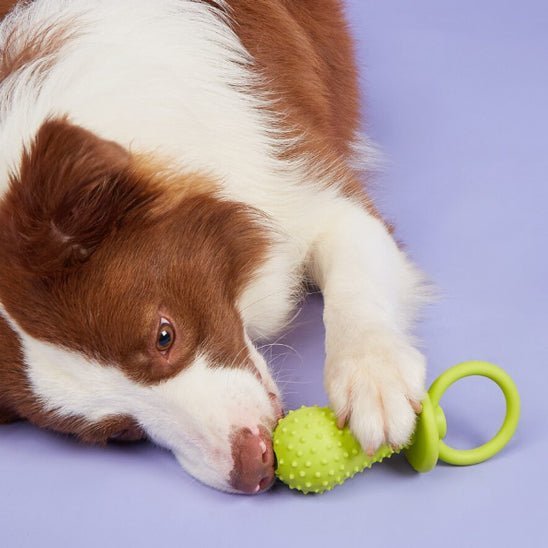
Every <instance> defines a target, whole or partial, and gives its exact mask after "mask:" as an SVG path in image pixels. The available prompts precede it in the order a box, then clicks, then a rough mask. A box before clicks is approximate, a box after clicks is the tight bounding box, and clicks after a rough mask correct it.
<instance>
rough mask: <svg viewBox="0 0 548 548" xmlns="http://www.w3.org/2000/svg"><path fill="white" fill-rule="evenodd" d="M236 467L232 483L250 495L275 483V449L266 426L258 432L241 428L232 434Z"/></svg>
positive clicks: (232, 473) (231, 476)
mask: <svg viewBox="0 0 548 548" xmlns="http://www.w3.org/2000/svg"><path fill="white" fill-rule="evenodd" d="M232 457H233V459H234V468H233V469H232V472H231V474H230V483H231V485H232V487H234V489H237V490H238V491H241V492H242V493H247V494H250V495H253V494H256V493H260V492H261V491H265V490H266V489H268V488H269V487H270V486H271V485H272V484H273V483H274V451H273V450H272V441H271V438H270V435H269V433H268V431H267V430H266V428H264V427H260V428H259V433H258V434H253V432H251V430H250V429H249V428H241V429H240V430H238V431H237V432H235V434H234V435H233V436H232Z"/></svg>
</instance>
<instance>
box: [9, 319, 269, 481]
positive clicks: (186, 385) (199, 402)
mask: <svg viewBox="0 0 548 548" xmlns="http://www.w3.org/2000/svg"><path fill="white" fill-rule="evenodd" d="M0 312H1V313H2V315H3V316H4V317H5V318H6V320H7V321H8V322H9V324H10V325H11V327H12V328H13V330H14V331H15V332H16V333H17V334H18V336H19V339H20V342H21V347H22V351H23V355H24V362H25V364H26V366H27V370H26V371H27V376H28V380H29V384H30V387H31V388H32V390H33V392H34V394H35V395H36V398H37V399H38V400H39V402H40V403H41V405H42V406H43V408H44V410H45V411H55V413H56V415H57V416H58V417H67V418H68V417H82V418H84V419H86V420H88V421H90V422H92V423H94V422H99V421H101V420H104V419H105V418H108V417H112V416H116V415H129V416H131V417H133V418H134V419H135V420H136V421H137V422H138V423H139V425H140V426H141V427H143V429H144V430H145V431H146V433H147V434H148V436H149V437H150V438H151V439H152V440H153V441H154V442H156V443H157V444H159V445H162V446H163V447H166V448H168V449H170V450H172V451H173V453H174V454H175V456H176V457H177V460H178V461H179V462H180V463H181V465H182V466H183V467H184V468H185V469H186V470H187V472H189V473H190V474H192V475H193V476H194V477H195V478H196V479H198V480H200V481H202V482H204V483H206V484H208V485H211V486H212V487H216V488H218V489H223V490H229V491H231V490H233V489H232V488H231V487H230V484H229V476H230V472H231V470H232V468H233V461H232V452H231V444H230V437H231V434H232V432H233V431H234V430H235V429H240V428H249V429H250V430H251V431H253V432H255V431H256V430H257V428H258V426H259V425H264V426H266V427H267V428H270V427H272V426H273V425H274V422H275V413H274V409H273V406H272V402H271V401H270V398H269V395H268V392H269V390H270V386H271V385H272V386H274V387H275V385H274V382H273V380H272V379H271V377H270V375H269V374H268V370H267V368H266V364H265V363H264V360H263V358H262V357H261V356H260V355H259V354H258V353H257V352H256V350H254V349H250V350H251V353H252V357H253V361H254V362H255V363H256V364H257V366H258V368H259V369H260V371H261V375H262V377H263V379H264V380H265V382H266V384H267V385H268V388H266V387H265V386H264V385H263V384H262V383H261V382H260V381H259V380H258V378H257V377H256V376H255V374H254V373H253V371H250V370H247V369H240V368H228V367H212V366H211V364H208V360H207V358H206V357H205V356H203V355H199V356H197V357H196V359H195V360H194V362H193V363H192V365H190V366H189V367H188V368H185V369H184V370H183V371H181V372H180V373H179V374H177V375H176V376H175V377H173V378H171V379H168V380H166V381H162V382H159V383H157V384H154V385H143V384H140V383H137V382H135V381H133V380H131V379H129V378H128V377H127V376H126V375H124V373H123V372H122V371H121V370H120V369H118V368H117V367H115V366H113V365H103V364H100V363H98V362H96V361H94V360H90V359H89V358H87V357H85V356H83V355H82V354H80V353H77V352H73V351H69V350H66V349H63V348H61V347H59V346H56V345H53V344H50V343H46V342H43V341H40V340H38V339H35V338H34V337H31V336H30V335H28V334H27V333H25V332H24V331H23V330H22V329H21V328H20V327H19V326H18V325H17V323H16V322H15V321H13V320H12V319H11V318H10V317H9V316H8V314H7V313H6V312H5V311H0ZM276 394H277V392H276Z"/></svg>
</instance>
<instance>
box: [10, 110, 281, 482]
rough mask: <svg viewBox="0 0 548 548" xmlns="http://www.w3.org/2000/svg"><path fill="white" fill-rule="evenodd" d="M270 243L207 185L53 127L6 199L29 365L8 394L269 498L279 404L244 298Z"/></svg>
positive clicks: (86, 435) (54, 424)
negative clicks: (143, 442)
mask: <svg viewBox="0 0 548 548" xmlns="http://www.w3.org/2000/svg"><path fill="white" fill-rule="evenodd" d="M268 246H269V242H268V239H267V237H266V236H265V232H264V230H263V229H262V228H261V223H260V222H259V221H258V217H257V214H256V213H254V212H252V211H250V210H249V209H248V208H246V207H244V206H242V205H241V204H237V203H234V202H229V201H224V200H220V199H218V198H216V197H215V189H214V188H213V183H212V182H211V181H210V180H209V179H207V178H204V177H202V176H200V175H196V174H190V175H186V176H180V175H179V176H176V177H175V176H173V175H172V174H170V173H168V171H167V170H165V171H164V172H162V170H157V169H153V168H152V167H151V165H150V164H147V163H146V162H144V161H143V160H142V159H140V160H137V159H136V158H135V157H133V156H132V155H131V154H130V153H129V152H128V151H127V150H125V149H123V148H122V147H120V146H118V145H117V144H115V143H112V142H109V141H105V140H102V139H100V138H98V137H97V136H95V135H94V134H92V133H90V132H88V131H86V130H83V129H82V128H79V127H77V126H74V125H71V124H70V123H69V122H67V121H66V120H57V121H49V122H47V123H45V124H44V125H43V126H42V128H41V129H40V131H39V132H38V134H37V136H36V139H35V141H34V143H33V144H32V146H30V147H29V148H28V149H27V150H26V151H25V152H24V154H23V157H22V161H21V165H20V167H19V169H18V172H17V173H16V174H13V175H12V176H11V183H10V188H9V190H8V191H7V193H6V194H5V196H4V198H3V200H2V202H0V264H2V269H1V271H0V303H1V304H2V307H3V312H2V315H3V316H4V320H5V322H4V327H3V328H2V329H0V339H1V340H3V342H4V343H7V342H8V341H7V339H8V338H12V339H14V340H16V341H17V344H18V345H19V350H18V352H19V355H20V362H21V363H20V364H19V366H18V367H19V369H20V373H21V376H20V378H19V380H17V379H15V377H14V376H13V375H12V380H11V381H10V383H9V393H6V394H4V395H3V397H4V398H5V400H6V401H7V402H8V403H9V405H10V406H11V407H12V408H16V409H15V410H16V411H17V413H18V414H19V415H21V416H23V417H26V418H28V419H30V420H32V421H33V422H35V423H37V424H40V425H42V426H46V427H50V428H54V429H56V430H60V431H64V432H70V433H74V434H76V435H78V436H79V437H81V438H83V439H85V440H91V441H100V442H102V441H105V440H107V439H110V438H127V439H136V438H140V437H142V436H144V435H147V436H148V437H150V438H151V439H152V440H154V441H155V442H157V443H158V444H160V445H163V446H165V447H167V448H169V449H171V450H172V451H173V452H174V454H175V455H176V457H177V459H178V460H179V461H180V463H181V464H182V465H183V467H184V468H185V469H186V470H187V471H188V472H190V473H191V474H192V475H193V476H195V477H196V478H198V479H199V480H201V481H203V482H205V483H207V484H209V485H212V486H214V487H217V488H220V489H224V490H233V491H240V492H246V493H254V492H259V491H262V490H264V489H266V488H267V487H269V486H270V484H271V483H272V481H273V462H274V457H273V453H272V447H271V442H270V433H271V431H272V428H273V426H274V424H275V422H276V420H277V419H278V417H279V416H280V414H281V406H280V399H279V393H278V390H277V388H276V385H275V383H274V382H273V380H272V378H271V376H270V374H269V372H268V370H267V367H266V364H265V362H264V360H263V358H262V357H261V355H260V354H259V353H258V352H257V351H256V349H255V348H254V346H253V345H252V343H251V342H250V340H249V338H248V337H247V334H246V329H245V325H244V323H243V320H242V314H241V310H240V309H239V299H240V297H241V295H242V292H243V291H244V290H245V289H246V287H247V285H248V284H249V283H251V281H252V278H253V274H254V272H255V271H256V269H257V267H258V266H259V265H261V263H262V261H264V259H265V256H266V254H267V253H268ZM6 325H9V332H8V331H7V330H6ZM0 327H1V326H0ZM10 367H12V368H13V367H16V366H15V365H11V366H10ZM23 378H24V382H23V380H22V379H23ZM0 397H2V394H0Z"/></svg>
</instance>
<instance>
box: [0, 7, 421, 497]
mask: <svg viewBox="0 0 548 548" xmlns="http://www.w3.org/2000/svg"><path fill="white" fill-rule="evenodd" d="M0 11H1V12H2V13H1V15H2V17H3V21H2V23H1V26H0V50H1V57H0V422H8V421H11V420H16V419H26V420H29V421H31V422H33V423H35V424H37V425H39V426H42V427H46V428H50V429H53V430H57V431H59V432H65V433H71V434H74V435H76V436H77V437H78V438H80V439H82V440H84V441H89V442H100V443H104V442H106V441H107V440H109V439H113V438H122V439H139V438H141V437H145V436H146V437H148V438H150V439H151V440H153V441H154V442H156V443H158V444H160V445H162V446H164V447H167V448H168V449H170V450H172V451H173V453H174V454H175V456H176V457H177V459H178V460H179V462H180V463H181V465H182V466H183V467H184V468H185V469H186V470H187V471H188V472H189V473H190V474H192V475H193V476H195V477H196V478H198V479H199V480H201V481H202V482H204V483H206V484H209V485H212V486H214V487H217V488H219V489H223V490H227V491H235V492H244V493H257V492H260V491H263V490H265V489H267V488H268V487H269V486H270V485H271V483H272V481H273V465H274V457H273V453H272V447H271V442H270V433H271V431H272V428H273V426H274V425H275V423H276V421H277V419H278V418H279V417H280V415H281V413H282V405H281V401H280V393H279V391H278V388H277V387H276V384H275V382H274V381H273V379H272V377H271V375H270V373H269V371H268V368H267V365H266V363H265V361H264V359H263V357H262V356H261V355H260V354H259V352H258V351H257V350H256V348H255V346H254V342H256V341H257V340H259V339H264V338H269V337H272V336H273V335H274V334H275V333H276V332H277V331H279V330H280V329H281V328H283V327H285V326H286V323H287V321H288V318H289V317H290V315H291V311H292V308H293V307H294V305H295V304H296V302H297V300H298V298H299V295H300V294H301V286H302V285H303V282H304V281H312V282H313V283H315V284H316V285H317V286H319V288H320V289H321V290H322V292H323V296H324V302H325V313H324V320H325V326H326V333H327V335H326V364H325V387H326V390H327V392H328V395H329V398H330V402H331V405H332V406H333V408H334V409H335V410H336V413H337V415H338V417H339V422H340V424H343V423H345V422H346V421H348V422H349V425H350V427H351V428H352V430H353V432H354V433H355V434H356V436H357V437H358V439H359V440H360V442H361V444H362V445H363V447H364V449H365V450H367V451H373V450H374V449H375V448H377V447H378V446H379V445H380V444H382V443H384V442H387V443H390V444H393V445H396V446H398V445H401V444H404V443H405V442H406V441H407V440H408V439H409V436H410V434H411V432H412V430H413V425H414V421H415V412H416V411H417V410H418V409H419V408H420V403H419V402H420V401H421V399H422V397H423V384H424V375H425V364H424V358H423V356H422V355H421V353H420V352H419V351H417V350H416V348H415V347H414V345H413V342H412V338H411V336H410V335H409V329H410V324H411V321H412V317H413V313H414V311H415V309H416V308H417V306H418V305H419V304H420V301H421V300H422V299H423V297H424V291H423V284H422V279H421V275H420V274H419V272H418V271H417V270H416V269H415V268H414V267H413V265H412V264H411V263H410V262H409V261H408V260H407V258H406V257H405V255H404V253H403V252H402V251H401V250H400V249H399V248H398V246H397V245H396V244H395V242H394V240H393V239H392V237H391V235H390V231H389V230H388V229H387V226H386V225H385V223H384V222H383V221H382V219H381V218H380V216H379V214H378V213H377V211H376V210H375V208H374V206H373V205H372V203H371V201H370V199H369V198H368V196H367V195H366V193H365V192H364V191H363V190H362V186H361V184H360V178H361V176H362V173H363V171H364V168H365V174H366V175H367V169H368V166H369V165H370V164H371V162H372V161H373V156H372V151H371V149H370V148H369V147H368V146H367V145H366V144H365V146H364V143H366V141H365V140H364V139H363V138H360V136H359V133H358V132H359V119H360V116H359V97H358V87H357V78H356V69H355V65H354V60H353V48H352V43H351V39H350V37H349V35H348V32H347V28H346V24H345V21H344V17H343V14H342V6H341V2H340V1H339V0H216V1H213V0H208V1H206V0H203V1H200V0H154V1H151V0H117V1H116V2H113V1H111V0H35V1H29V2H21V3H18V4H17V3H16V2H10V1H3V2H0Z"/></svg>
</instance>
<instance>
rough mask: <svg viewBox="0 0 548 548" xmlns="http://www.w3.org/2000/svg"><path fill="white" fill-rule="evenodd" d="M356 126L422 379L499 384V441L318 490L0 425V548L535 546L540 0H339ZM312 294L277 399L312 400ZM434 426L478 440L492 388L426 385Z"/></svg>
mask: <svg viewBox="0 0 548 548" xmlns="http://www.w3.org/2000/svg"><path fill="white" fill-rule="evenodd" d="M348 5H349V15H350V17H351V19H352V22H353V27H354V30H355V33H356V35H357V36H358V37H359V39H360V43H359V55H360V65H361V67H362V69H363V73H364V82H365V84H364V88H365V89H366V91H367V97H368V101H367V102H368V126H369V130H370V134H371V135H372V136H373V138H374V139H375V140H376V141H377V142H378V143H379V144H380V145H381V146H382V147H383V149H384V150H385V152H386V153H387V155H388V156H389V157H390V159H391V165H390V166H389V168H388V170H387V172H386V174H385V175H384V176H383V177H382V181H381V182H382V190H380V189H379V190H377V191H376V194H377V196H379V198H380V200H381V205H382V209H383V211H384V212H385V213H386V214H387V215H388V216H389V217H390V218H391V219H393V220H395V222H396V223H397V226H398V236H399V237H400V238H401V239H402V240H404V241H405V242H406V243H407V246H408V249H409V252H410V253H411V255H412V256H413V257H414V258H415V260H416V261H417V262H418V263H419V264H420V265H421V266H422V268H423V269H424V270H425V271H426V272H427V273H428V274H429V275H430V276H431V278H432V279H433V280H434V281H435V283H436V284H437V285H438V287H439V288H440V291H441V293H442V299H441V300H440V301H439V302H438V303H436V304H435V305H434V306H432V307H431V308H430V309H429V310H428V312H427V315H426V317H425V319H424V321H423V322H422V324H421V326H420V329H419V333H420V336H421V337H422V340H423V342H424V348H425V352H426V354H427V355H428V358H429V362H430V370H429V379H430V380H432V379H433V378H434V377H435V376H437V375H438V374H439V373H441V372H442V371H443V370H444V369H446V368H447V367H449V366H450V365H452V364H454V363H457V362H459V361H461V360H465V359H470V358H482V359H488V360H492V361H494V362H496V363H499V364H500V365H502V366H503V367H504V368H505V369H506V370H507V371H508V372H509V373H510V374H511V375H512V376H513V377H514V379H515V380H516V382H517V384H518V386H519V389H520V392H521V395H522V400H523V417H522V421H521V424H520V427H519V430H518V433H517V435H516V437H515V439H514V440H513V441H512V442H511V444H510V445H509V446H508V448H507V449H506V450H505V451H504V452H503V453H501V454H500V455H498V456H497V457H495V458H494V459H493V460H491V461H489V462H487V463H485V464H483V465H479V466H475V467H470V468H453V467H450V466H445V465H439V466H438V467H437V468H436V469H435V470H434V471H432V472H431V473H429V474H426V475H418V474H415V473H414V472H412V471H411V470H410V468H409V467H408V466H407V464H406V463H405V461H403V459H401V458H393V459H391V460H390V461H387V462H386V463H383V464H382V465H377V466H376V467H374V468H373V469H372V470H370V471H368V472H367V473H365V474H362V475H360V476H359V477H357V478H355V479H354V480H352V481H349V482H347V483H346V484H345V485H343V486H342V487H338V488H337V489H335V490H334V491H333V492H331V493H329V494H327V495H324V496H320V497H310V496H309V497H304V496H302V495H298V494H294V493H292V492H289V491H288V490H286V489H285V488H283V487H276V488H275V489H273V490H272V491H271V492H269V493H267V494H266V495H263V496H260V497H257V498H249V497H241V496H230V495H225V494H222V493H218V492H215V491H213V490H211V489H208V488H206V487H203V486H202V485H200V484H198V483H197V482H195V481H194V480H192V479H191V478H190V477H188V476H187V475H185V473H184V472H182V471H181V470H180V468H179V467H178V465H177V464H176V462H175V460H174V459H173V458H172V457H171V455H170V454H168V453H167V452H164V451H162V450H160V449H158V448H154V447H152V446H150V445H148V444H140V445H137V446H127V447H124V446H110V447H108V448H97V447H86V446H81V445H78V444H77V443H75V442H74V441H72V440H70V439H65V438H63V437H60V436H56V435H53V434H50V433H46V432H42V431H39V430H37V429H35V428H33V427H31V426H29V425H25V424H17V425H12V426H8V427H3V428H1V429H0V546H2V547H6V548H16V547H30V546H41V547H53V546H78V547H79V548H86V547H92V546H93V547H97V546H102V547H110V546H117V547H119V546H132V547H134V548H138V547H141V546H143V547H144V546H150V545H152V546H162V547H167V546H208V545H211V546H216V547H217V546H239V547H245V546H253V547H257V546H281V547H287V546H316V547H318V546H339V545H340V546H343V545H348V546H351V545H352V543H353V542H354V543H360V545H361V544H362V543H364V545H367V546H378V545H380V542H383V543H384V544H383V545H389V546H391V545H395V544H397V543H405V545H407V546H419V545H420V546H423V547H424V546H436V545H438V543H443V546H445V547H450V546H510V545H516V543H517V544H518V545H521V544H522V543H523V542H524V541H525V542H527V543H528V544H531V545H542V544H545V543H546V542H547V540H546V537H547V534H548V527H547V523H546V522H547V519H546V518H547V512H548V494H547V491H548V472H547V470H548V463H547V462H546V460H547V459H546V454H547V453H548V403H547V397H546V391H547V390H548V363H547V362H548V336H547V331H548V320H547V310H548V299H547V295H548V292H547V285H548V259H547V253H546V244H547V239H548V238H547V236H548V222H547V221H546V214H545V211H544V210H545V207H546V202H547V199H548V190H547V188H548V185H547V183H548V181H547V174H548V154H547V144H548V142H547V141H548V138H547V128H548V106H547V99H548V70H547V62H548V33H547V32H546V29H547V28H548V6H547V4H546V3H545V2H544V1H543V0H539V1H533V0H529V1H527V0H524V1H523V2H521V3H519V4H518V3H517V2H509V1H504V0H498V1H495V0H483V1H482V2H475V1H472V0H461V1H460V2H438V1H437V0H417V1H415V2H403V1H401V0H400V1H394V0H383V1H382V2H379V1H373V0H366V1H364V0H348ZM320 307H321V302H320V300H319V299H318V298H317V297H313V298H311V299H310V302H309V304H308V306H307V307H306V308H305V309H304V310H303V312H302V313H301V315H300V316H299V318H298V320H297V322H296V324H297V328H296V330H295V331H294V332H293V333H292V334H290V335H289V336H287V337H286V338H285V339H284V340H283V341H280V342H284V343H285V344H288V345H291V346H292V347H294V348H295V350H296V351H297V352H298V354H299V355H300V356H298V355H297V354H296V353H293V352H292V351H290V350H288V349H287V348H285V347H274V348H273V349H272V350H271V351H269V352H272V361H273V363H274V365H275V366H276V367H277V369H278V371H279V373H278V377H279V379H280V381H281V383H282V386H283V387H284V390H285V393H286V399H287V402H288V404H289V406H290V407H295V406H297V405H299V404H301V403H305V404H312V403H322V402H324V401H325V395H324V393H323V390H322V383H321V364H322V354H323V350H322V348H323V339H322V336H323V333H322V327H321V322H320ZM443 403H444V408H445V409H446V412H447V415H448V419H449V431H450V434H449V440H450V441H451V442H452V443H454V444H456V445H458V446H460V447H467V446H472V445H474V444H477V443H480V442H482V441H484V440H486V439H487V438H488V437H489V436H490V435H491V434H492V433H493V432H494V430H495V429H496V427H497V425H498V423H499V421H500V420H501V417H502V414H503V405H502V396H501V395H500V394H499V393H498V391H497V390H496V388H494V387H492V386H491V385H490V384H489V383H487V382H484V381H481V380H480V381H472V380H467V381H464V382H463V383H462V385H459V386H457V387H455V388H454V389H453V390H452V391H451V392H450V393H449V394H448V395H447V397H445V398H444V400H443Z"/></svg>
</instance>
